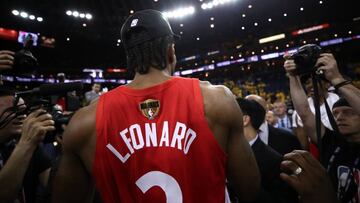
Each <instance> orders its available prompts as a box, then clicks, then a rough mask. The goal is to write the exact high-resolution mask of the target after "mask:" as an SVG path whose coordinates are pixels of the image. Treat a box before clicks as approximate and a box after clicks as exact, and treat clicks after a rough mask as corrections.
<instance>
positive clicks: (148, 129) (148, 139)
mask: <svg viewBox="0 0 360 203" xmlns="http://www.w3.org/2000/svg"><path fill="white" fill-rule="evenodd" d="M143 129H145V130H144V131H143V130H142V128H141V126H140V125H139V124H133V125H131V126H130V127H129V128H126V129H124V130H122V131H121V132H120V133H119V136H120V138H121V140H122V141H123V142H124V144H125V146H126V148H127V149H126V151H127V153H126V154H121V153H120V152H119V151H118V150H117V149H115V148H114V147H113V146H112V145H111V144H110V143H109V144H107V145H106V147H107V148H108V149H109V150H110V151H111V152H112V153H113V154H114V155H115V156H116V157H117V158H118V159H119V160H120V161H121V162H122V163H125V162H126V161H127V160H128V159H129V158H130V157H131V155H132V154H134V153H135V152H136V151H137V150H141V149H142V148H144V147H171V148H174V149H178V150H181V151H183V152H184V154H185V155H186V154H187V153H188V152H189V150H190V147H191V144H192V143H193V142H194V140H195V138H196V132H195V131H194V130H192V129H191V128H188V127H187V126H186V125H185V124H184V123H181V122H176V125H175V129H174V130H173V131H172V135H170V132H171V131H170V129H169V122H168V121H164V122H163V125H162V131H161V132H157V126H156V123H145V126H144V128H143ZM158 134H159V135H160V134H161V137H160V139H158V136H157V135H158Z"/></svg>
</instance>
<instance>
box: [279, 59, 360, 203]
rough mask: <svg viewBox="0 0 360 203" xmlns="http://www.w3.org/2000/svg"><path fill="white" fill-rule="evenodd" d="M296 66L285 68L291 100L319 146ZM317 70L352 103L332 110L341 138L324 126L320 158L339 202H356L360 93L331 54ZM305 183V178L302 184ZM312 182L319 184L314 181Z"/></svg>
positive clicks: (288, 63)
mask: <svg viewBox="0 0 360 203" xmlns="http://www.w3.org/2000/svg"><path fill="white" fill-rule="evenodd" d="M296 66H297V65H296V64H295V63H294V61H293V60H286V61H285V64H284V67H285V69H286V71H287V72H288V73H289V79H290V92H291V96H292V98H293V102H294V106H295V109H296V110H297V112H299V115H300V117H301V119H302V121H303V123H304V127H305V129H306V130H307V131H306V132H307V134H308V135H309V136H310V138H311V140H312V141H313V142H314V143H316V141H317V139H316V134H315V133H314V132H315V129H316V125H315V116H314V115H313V114H312V113H311V111H310V108H309V104H308V102H307V100H306V95H305V92H304V90H303V89H302V87H301V83H300V79H299V76H298V75H297V74H295V70H296ZM315 67H319V68H318V70H323V71H324V76H325V78H326V79H327V80H328V81H330V82H331V83H332V84H333V85H334V87H335V88H336V89H337V90H338V91H339V92H340V93H341V94H342V95H343V96H344V97H345V98H347V99H349V102H347V101H346V100H345V99H343V98H342V99H340V100H338V101H337V102H336V103H335V104H334V105H333V107H332V113H333V115H334V117H335V122H336V125H337V126H338V128H339V132H340V134H341V135H338V134H337V133H334V132H332V131H330V130H329V129H328V128H325V127H324V125H322V124H321V137H322V139H321V142H322V146H323V147H322V151H321V154H322V164H323V166H324V167H326V169H327V172H328V174H329V175H330V178H331V180H332V182H333V185H334V186H335V188H336V189H337V195H338V199H339V200H341V202H346V203H347V202H356V201H355V200H357V201H358V200H359V199H360V192H359V191H360V183H359V174H360V165H359V156H360V150H359V149H360V126H359V123H360V114H359V103H360V98H359V97H360V96H359V95H360V93H359V90H358V89H356V88H355V87H351V85H350V83H351V82H348V81H345V80H344V79H343V77H342V76H341V75H340V74H339V71H338V68H337V63H336V61H335V59H334V57H333V55H332V54H321V55H320V58H318V59H317V63H316V65H315ZM347 86H348V87H347ZM350 95H351V97H350ZM350 101H351V102H350ZM296 156H298V155H296ZM293 161H294V160H293ZM298 165H299V164H298ZM299 166H300V165H299ZM300 167H301V168H300V169H299V171H300V172H299V174H300V173H301V172H302V171H303V170H306V169H304V168H303V167H302V166H300ZM317 168H319V167H317ZM308 172H309V171H308ZM300 175H301V174H300ZM299 180H300V179H299ZM305 180H306V179H305V178H304V179H302V180H301V181H305ZM301 181H300V182H301ZM313 181H317V180H316V179H313ZM304 187H305V186H304Z"/></svg>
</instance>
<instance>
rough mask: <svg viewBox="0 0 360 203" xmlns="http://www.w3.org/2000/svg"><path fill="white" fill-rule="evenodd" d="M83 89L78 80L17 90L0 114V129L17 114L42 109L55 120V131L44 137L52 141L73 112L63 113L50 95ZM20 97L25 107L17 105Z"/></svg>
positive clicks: (46, 140)
mask: <svg viewBox="0 0 360 203" xmlns="http://www.w3.org/2000/svg"><path fill="white" fill-rule="evenodd" d="M82 89H83V85H82V83H80V82H76V83H62V84H45V85H41V86H39V87H37V88H34V89H32V90H29V91H24V92H17V93H16V94H15V99H14V103H13V106H12V107H10V108H8V109H6V110H5V111H4V112H2V113H1V115H0V129H1V128H3V127H5V126H6V125H7V124H9V123H10V122H11V121H12V120H13V119H15V118H16V117H18V116H19V115H24V114H26V115H28V114H30V113H31V112H33V111H35V110H37V109H40V108H42V109H44V110H46V112H47V113H49V114H51V115H52V118H53V120H54V122H55V129H56V130H55V131H54V132H52V133H48V134H47V136H46V137H45V139H44V142H45V143H48V142H52V141H54V138H55V136H56V135H57V134H58V133H62V131H63V129H62V125H63V124H68V123H69V121H70V119H71V117H72V115H73V113H71V114H67V115H64V113H63V111H62V109H60V108H58V107H57V106H56V102H55V101H53V99H52V98H51V97H53V96H58V95H64V94H66V93H67V92H71V91H79V90H82ZM20 98H24V99H25V100H26V101H27V103H26V108H22V107H21V106H18V102H19V99H20Z"/></svg>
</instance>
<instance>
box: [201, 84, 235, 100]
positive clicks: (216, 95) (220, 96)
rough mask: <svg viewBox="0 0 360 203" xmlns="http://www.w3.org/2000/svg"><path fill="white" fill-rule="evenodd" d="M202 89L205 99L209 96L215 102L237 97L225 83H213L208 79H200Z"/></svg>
mask: <svg viewBox="0 0 360 203" xmlns="http://www.w3.org/2000/svg"><path fill="white" fill-rule="evenodd" d="M200 89H201V92H202V94H203V97H204V99H207V98H209V99H210V100H211V101H213V102H219V103H222V102H225V103H226V102H229V101H233V100H234V99H235V96H234V95H233V94H232V92H231V91H230V89H229V88H228V87H226V86H224V85H213V84H211V83H210V82H208V81H200Z"/></svg>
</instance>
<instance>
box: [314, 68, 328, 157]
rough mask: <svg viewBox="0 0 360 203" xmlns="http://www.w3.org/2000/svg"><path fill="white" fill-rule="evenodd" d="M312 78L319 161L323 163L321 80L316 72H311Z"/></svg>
mask: <svg viewBox="0 0 360 203" xmlns="http://www.w3.org/2000/svg"><path fill="white" fill-rule="evenodd" d="M311 79H312V83H313V88H314V108H315V125H316V137H317V146H318V148H319V155H320V156H319V159H320V160H319V161H320V162H321V163H322V159H323V157H322V156H323V153H322V137H321V114H320V94H319V86H318V84H319V83H318V81H319V80H318V78H317V75H316V74H315V73H313V74H311ZM320 86H321V85H320ZM325 100H326V99H325Z"/></svg>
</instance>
